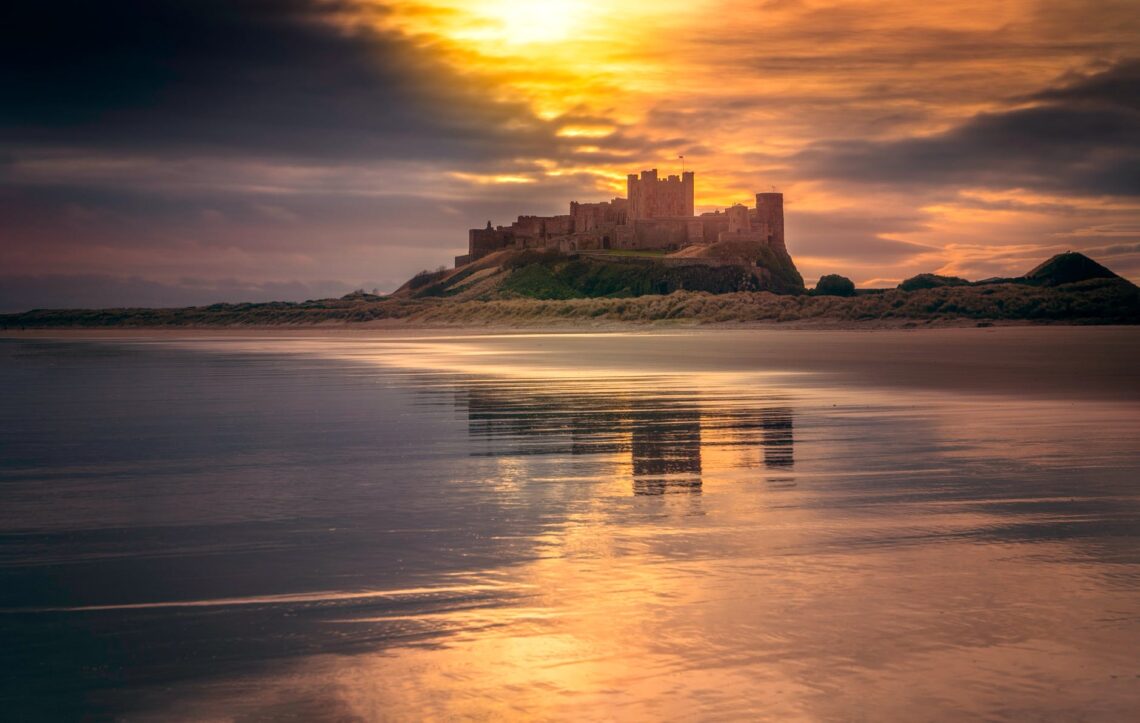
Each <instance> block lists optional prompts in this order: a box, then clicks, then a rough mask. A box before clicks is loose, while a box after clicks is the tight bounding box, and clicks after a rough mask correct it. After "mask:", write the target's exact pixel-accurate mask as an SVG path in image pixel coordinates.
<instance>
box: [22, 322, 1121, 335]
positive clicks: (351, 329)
mask: <svg viewBox="0 0 1140 723" xmlns="http://www.w3.org/2000/svg"><path fill="white" fill-rule="evenodd" d="M1087 326H1096V327H1098V328H1122V329H1128V328H1133V327H1130V326H1129V325H1126V324H1123V325H1122V324H1096V325H1092V324H1079V323H1078V324H1074V323H1065V322H1057V321H1052V322H1051V321H1024V320H995V321H977V320H974V319H939V320H932V321H925V320H923V321H910V320H889V321H888V320H881V319H876V320H869V321H865V322H851V321H836V320H820V321H786V322H771V321H741V322H704V323H701V322H696V321H691V320H687V319H681V320H667V321H655V322H636V321H624V322H623V321H605V322H595V323H590V322H584V321H580V320H574V321H566V322H563V323H542V324H533V325H528V324H510V325H507V324H494V323H490V324H443V323H420V322H415V321H409V322H405V321H398V320H379V321H366V322H357V323H340V322H336V323H324V324H233V325H211V324H186V325H165V326H107V327H83V326H74V327H67V326H60V327H27V328H12V327H7V328H0V338H4V337H12V338H49V337H69V338H110V337H135V336H167V337H176V336H187V335H193V336H199V335H218V336H249V335H257V336H283V337H289V336H312V335H314V334H316V335H321V336H325V335H336V336H342V335H343V336H361V335H374V334H378V333H379V334H388V333H399V334H412V335H433V334H434V335H438V334H444V335H447V336H486V335H500V334H520V335H526V334H581V333H653V332H677V331H692V332H699V331H725V330H749V331H835V332H878V331H931V330H945V329H975V328H999V327H1000V328H1027V327H1028V328H1040V327H1087Z"/></svg>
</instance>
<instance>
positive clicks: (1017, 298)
mask: <svg viewBox="0 0 1140 723" xmlns="http://www.w3.org/2000/svg"><path fill="white" fill-rule="evenodd" d="M1011 324H1016V325H1039V324H1066V325H1073V324H1076V325H1089V324H1093V325H1106V324H1108V325H1132V324H1140V289H1137V287H1136V286H1135V285H1133V284H1132V283H1130V282H1128V281H1125V280H1124V279H1119V278H1114V279H1090V280H1086V281H1080V282H1077V283H1072V284H1063V285H1060V286H1051V287H1044V286H1030V285H1026V284H1017V283H999V284H987V285H981V286H977V285H971V286H943V287H937V288H929V289H917V290H911V291H907V290H903V289H891V290H887V291H883V292H879V293H874V294H859V295H856V296H846V297H843V296H826V295H814V294H800V295H777V294H773V293H771V292H767V291H740V292H734V293H726V294H711V293H708V292H702V291H676V292H673V293H672V294H668V295H644V296H633V297H601V298H571V299H558V300H555V299H549V300H541V299H533V298H498V299H489V300H472V299H467V300H460V299H451V298H446V297H443V298H440V297H433V298H399V297H377V296H372V295H361V294H350V295H348V296H345V297H342V298H340V299H325V300H319V301H307V302H297V303H293V302H268V303H248V304H213V305H211V306H199V307H185V308H177V309H146V308H138V309H59V310H37V311H29V312H25V313H22V314H6V315H0V331H2V332H5V333H13V332H16V333H19V331H20V330H26V329H53V330H63V329H115V330H123V329H139V328H145V329H210V330H216V329H224V328H231V329H253V328H272V329H279V328H298V329H305V330H318V329H329V328H374V329H375V328H391V329H416V328H422V329H480V328H482V329H488V328H498V329H535V328H552V329H567V330H574V329H585V330H590V329H595V330H597V329H605V328H610V327H612V328H658V327H662V326H666V327H681V326H730V327H733V328H742V327H746V326H757V327H763V328H769V327H780V328H811V329H823V328H834V329H842V328H853V329H868V328H892V329H897V328H928V327H947V326H957V327H961V326H979V325H981V326H989V325H1002V326H1005V325H1011Z"/></svg>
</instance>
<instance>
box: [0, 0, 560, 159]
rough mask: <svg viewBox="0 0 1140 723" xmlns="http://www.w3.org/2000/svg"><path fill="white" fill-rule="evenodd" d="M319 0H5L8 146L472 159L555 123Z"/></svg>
mask: <svg viewBox="0 0 1140 723" xmlns="http://www.w3.org/2000/svg"><path fill="white" fill-rule="evenodd" d="M343 5H345V4H344V3H339V4H338V3H334V2H322V1H320V0H274V1H273V2H270V1H268V0H194V2H186V1H184V0H104V1H101V2H86V1H85V0H70V1H69V0H63V1H60V0H56V1H54V2H47V1H45V2H37V3H32V2H12V3H5V4H4V6H3V9H0V87H3V89H4V94H5V97H4V102H3V103H2V104H0V132H2V134H3V137H4V138H5V142H6V143H11V144H22V145H24V146H27V145H29V144H33V145H47V146H65V147H71V148H75V147H81V148H109V149H129V150H130V151H132V152H163V151H171V150H176V151H189V152H197V153H202V152H229V153H234V152H237V153H241V154H244V155H252V154H258V153H262V154H280V155H287V156H294V157H295V156H303V157H318V158H334V157H335V158H356V159H397V158H398V159H404V158H446V159H448V160H451V161H462V160H467V161H478V160H486V159H493V158H499V157H511V156H514V155H517V154H518V153H519V152H520V150H526V149H532V150H538V149H541V150H542V151H544V152H549V151H550V149H551V148H552V147H557V146H558V145H559V143H560V141H559V140H558V139H557V138H556V137H555V136H554V128H552V127H551V126H550V125H549V124H548V123H545V122H542V121H539V120H537V119H535V118H534V117H533V115H531V114H530V113H529V112H527V110H526V108H525V107H524V106H521V105H515V104H509V103H503V102H496V101H493V100H491V99H489V97H488V96H487V95H486V94H485V93H484V92H483V89H482V88H480V87H478V86H477V85H474V84H473V81H471V80H470V79H467V78H464V77H460V76H459V75H458V74H457V73H456V72H454V71H452V70H449V69H448V67H447V66H446V65H445V64H443V63H442V62H438V61H437V60H436V59H435V58H433V56H432V55H431V53H430V49H424V48H418V47H416V46H414V45H412V44H411V43H410V42H409V41H408V40H406V39H401V38H398V37H396V36H393V35H386V34H383V33H380V32H378V31H376V30H373V29H368V28H365V27H364V26H363V25H359V24H358V25H355V26H352V27H351V28H350V27H348V26H346V25H345V23H344V22H343V21H341V22H337V21H338V19H340V18H341V15H340V13H342V11H344V10H345V8H344V7H343Z"/></svg>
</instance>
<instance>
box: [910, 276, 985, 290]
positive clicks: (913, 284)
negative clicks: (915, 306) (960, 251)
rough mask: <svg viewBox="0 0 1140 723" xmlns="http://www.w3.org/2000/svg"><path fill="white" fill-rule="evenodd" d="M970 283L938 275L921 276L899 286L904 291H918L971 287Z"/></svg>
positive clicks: (954, 277) (913, 277) (955, 277)
mask: <svg viewBox="0 0 1140 723" xmlns="http://www.w3.org/2000/svg"><path fill="white" fill-rule="evenodd" d="M969 285H970V282H969V281H966V280H965V279H960V278H958V277H957V276H940V275H938V274H919V275H918V276H912V277H910V278H909V279H907V280H905V281H903V282H902V283H901V284H899V288H900V289H902V290H903V291H918V290H919V289H938V288H941V287H943V286H969Z"/></svg>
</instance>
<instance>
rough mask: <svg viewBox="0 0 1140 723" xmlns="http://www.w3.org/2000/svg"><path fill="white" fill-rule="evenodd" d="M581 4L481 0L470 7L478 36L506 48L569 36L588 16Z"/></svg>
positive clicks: (572, 0) (575, 1) (560, 0)
mask: <svg viewBox="0 0 1140 723" xmlns="http://www.w3.org/2000/svg"><path fill="white" fill-rule="evenodd" d="M588 5H589V3H587V2H585V1H584V0H485V1H484V2H477V3H470V4H468V5H467V9H468V11H469V12H470V13H471V14H472V15H474V16H475V17H476V18H477V20H478V21H479V23H478V25H479V29H478V31H477V32H478V33H479V34H480V35H483V36H484V37H487V39H491V40H495V41H498V42H503V43H507V44H509V45H529V44H534V43H556V42H562V41H564V40H567V39H569V38H571V37H572V36H573V33H574V31H575V30H576V29H577V28H578V27H579V26H580V25H581V22H582V18H583V16H584V15H585V14H586V13H587V12H589V10H590V8H589V7H588Z"/></svg>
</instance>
